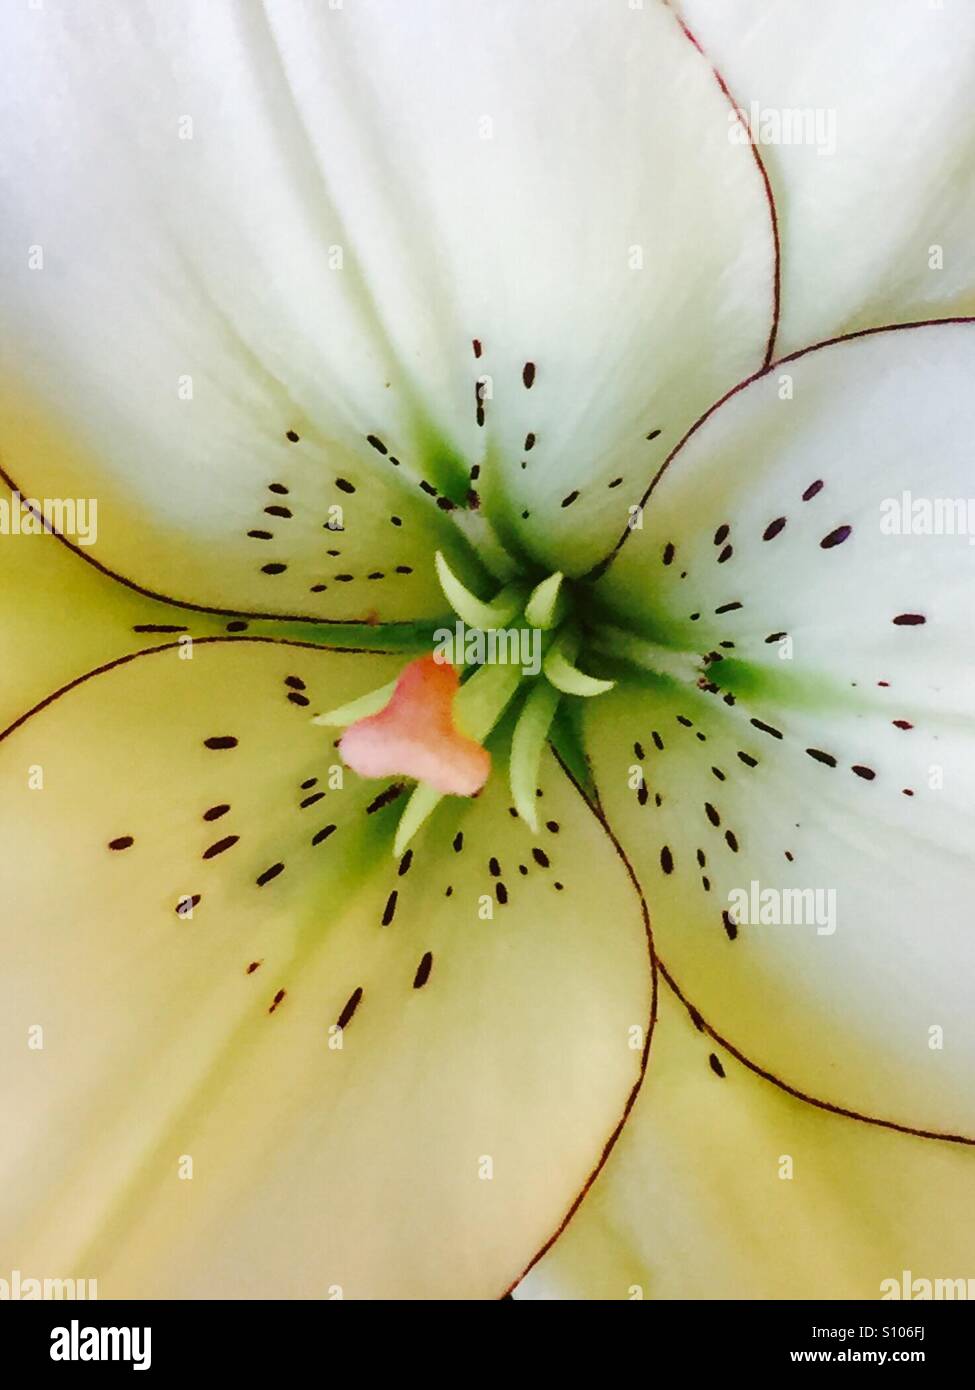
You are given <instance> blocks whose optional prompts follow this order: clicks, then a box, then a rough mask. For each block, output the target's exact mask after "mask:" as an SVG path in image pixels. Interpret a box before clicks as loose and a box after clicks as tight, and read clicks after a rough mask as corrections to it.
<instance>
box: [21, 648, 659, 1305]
mask: <svg viewBox="0 0 975 1390" xmlns="http://www.w3.org/2000/svg"><path fill="white" fill-rule="evenodd" d="M396 664H397V663H396V662H394V661H392V660H390V659H389V658H386V657H370V656H365V655H363V654H361V653H358V654H355V655H339V654H335V653H330V652H323V651H320V650H312V649H308V648H306V647H301V646H298V645H296V644H285V643H272V642H267V641H264V642H260V641H257V642H255V641H251V640H249V639H234V638H230V639H223V640H221V641H219V642H210V643H206V642H198V643H197V644H196V646H195V648H194V651H193V655H192V657H191V658H190V659H186V658H185V657H183V656H181V655H180V651H179V649H178V648H171V649H169V650H160V651H156V652H153V653H150V654H146V655H141V656H138V655H137V656H134V657H130V658H127V659H123V660H122V661H121V662H120V663H119V664H117V665H116V666H115V667H114V668H113V669H111V670H109V671H106V672H103V673H102V674H95V675H93V677H92V678H91V679H89V680H87V681H84V682H82V683H81V684H79V685H76V686H75V688H74V689H73V690H70V691H68V692H67V693H65V694H63V695H61V696H59V697H57V698H55V699H54V700H53V702H52V703H50V704H48V705H47V707H46V708H44V709H42V710H40V711H39V712H38V713H36V714H34V715H33V716H32V717H31V718H29V719H28V720H26V722H24V723H22V724H21V725H20V726H19V727H18V728H17V729H16V730H14V731H13V732H12V733H11V734H10V735H9V736H8V737H5V738H4V739H3V740H2V741H0V774H2V785H3V789H4V790H3V799H2V809H0V825H2V834H3V839H4V869H3V876H4V883H3V900H4V914H3V928H2V934H3V948H2V951H3V959H4V963H5V964H4V974H5V982H6V994H5V1001H6V1002H5V1007H4V1012H3V1019H2V1024H0V1032H2V1039H0V1059H2V1060H0V1085H2V1091H3V1110H4V1113H5V1114H6V1115H8V1116H10V1115H15V1116H16V1123H11V1124H7V1125H5V1126H4V1127H3V1135H2V1140H0V1147H2V1170H3V1174H4V1181H3V1196H2V1206H3V1215H2V1219H0V1230H2V1232H3V1234H2V1237H0V1246H2V1262H3V1264H4V1267H6V1268H17V1269H23V1270H25V1271H26V1270H32V1269H40V1270H47V1271H50V1272H51V1273H52V1275H53V1274H58V1273H64V1274H65V1275H67V1274H69V1273H71V1272H73V1271H79V1272H80V1271H81V1270H84V1271H85V1274H84V1277H86V1278H97V1279H98V1285H99V1294H100V1295H101V1296H102V1297H113V1296H115V1297H127V1298H131V1297H145V1296H161V1297H170V1298H192V1297H204V1298H213V1297H299V1298H328V1297H334V1296H337V1291H339V1292H341V1294H342V1295H343V1296H344V1297H346V1298H379V1297H404V1298H423V1297H430V1298H437V1297H442V1298H471V1297H487V1298H495V1297H498V1296H499V1295H500V1294H501V1293H502V1292H503V1291H504V1290H505V1288H506V1287H507V1286H508V1285H509V1284H510V1283H511V1282H512V1281H513V1280H514V1279H515V1278H516V1277H517V1276H518V1274H519V1273H520V1271H521V1270H522V1269H523V1268H524V1267H525V1265H526V1264H527V1263H528V1262H529V1261H530V1259H531V1258H532V1256H533V1255H534V1254H535V1252H536V1251H537V1250H538V1249H539V1248H540V1247H541V1246H542V1245H543V1244H544V1243H545V1242H546V1241H547V1240H548V1238H549V1237H550V1236H551V1235H552V1233H553V1232H554V1231H555V1230H556V1229H557V1228H558V1226H559V1224H560V1223H561V1221H562V1219H563V1217H564V1216H565V1214H566V1212H567V1211H568V1210H569V1208H570V1207H571V1205H572V1204H573V1202H574V1201H575V1199H576V1197H577V1195H578V1194H579V1193H580V1192H581V1190H582V1189H583V1188H584V1187H585V1186H586V1184H587V1182H588V1180H589V1179H590V1176H591V1174H592V1173H593V1171H594V1170H596V1169H597V1168H598V1167H599V1165H600V1163H601V1161H602V1157H603V1153H604V1148H605V1146H606V1145H607V1142H608V1141H609V1140H610V1139H611V1137H612V1136H614V1135H615V1133H616V1131H617V1129H618V1126H619V1124H620V1122H621V1120H622V1117H623V1115H624V1113H625V1112H626V1110H627V1107H628V1105H629V1103H630V1101H631V1098H632V1095H633V1092H634V1088H635V1086H636V1085H637V1083H638V1082H639V1079H640V1077H641V1075H642V1071H643V1066H644V1062H645V1048H646V1044H647V1030H648V1024H649V1019H650V1015H651V1011H652V995H653V980H652V971H651V963H650V957H649V949H648V935H647V926H646V919H645V912H644V909H643V905H642V901H641V899H640V897H639V894H638V892H637V891H636V889H635V886H634V883H633V880H632V878H631V876H630V874H629V872H628V871H627V868H626V866H625V864H624V863H623V862H622V861H621V859H620V857H619V855H618V853H617V850H616V848H615V846H614V845H613V843H612V841H611V840H610V838H609V837H608V836H607V834H606V833H605V831H604V829H603V828H602V827H601V826H600V825H599V823H598V822H597V821H596V819H595V818H594V817H593V816H592V815H591V814H590V812H589V810H588V809H587V808H586V806H585V805H584V803H583V802H582V801H581V799H580V798H579V795H578V793H577V792H576V791H575V789H574V788H572V786H571V785H570V784H569V782H568V780H567V779H566V778H565V776H564V774H563V773H562V772H561V770H560V769H559V768H558V767H557V765H556V764H555V762H554V760H552V759H551V758H549V759H548V760H547V762H546V765H545V767H544V768H543V771H542V776H541V780H540V786H541V789H542V792H543V795H542V796H541V797H539V798H538V800H539V805H540V807H542V808H543V810H542V813H541V814H542V816H543V818H544V827H543V828H542V829H541V831H540V834H539V836H538V837H533V836H532V835H531V834H530V832H529V831H528V830H527V828H526V827H525V825H524V824H523V823H522V822H521V821H520V820H518V819H517V818H514V817H512V816H511V815H509V812H508V801H507V790H506V787H505V782H504V779H503V778H494V779H492V781H491V783H490V784H489V786H488V788H487V789H486V790H485V792H484V793H483V795H482V796H481V797H479V798H478V799H477V800H476V801H469V800H458V799H456V798H450V799H448V800H446V801H445V802H444V803H443V805H442V807H441V808H440V810H439V811H438V812H437V814H436V815H435V816H434V817H433V818H432V819H431V821H430V823H429V825H428V826H427V827H425V828H424V830H423V832H422V834H420V835H418V836H417V838H416V841H415V842H414V844H413V845H412V846H411V848H410V850H409V851H408V852H407V854H405V855H404V856H403V857H402V858H401V859H400V860H399V861H398V862H397V861H396V860H394V859H393V858H392V855H391V845H392V838H393V832H394V829H395V825H396V820H397V817H398V815H399V812H400V810H401V808H402V805H403V804H404V803H405V800H406V797H405V795H401V796H397V795H395V789H393V790H390V789H388V787H387V784H385V783H378V784H377V783H374V782H372V783H368V782H363V781H361V780H359V779H358V778H356V777H354V775H353V774H351V773H349V772H347V771H346V772H345V777H344V786H341V787H340V786H339V784H338V780H337V774H339V772H340V768H339V764H338V758H337V755H336V753H335V750H334V748H333V747H332V744H331V742H330V740H329V738H328V736H327V735H326V734H324V733H323V731H322V730H321V729H318V728H315V727H314V726H313V725H312V724H311V723H310V716H311V715H312V714H313V713H314V712H315V711H316V709H319V708H323V707H325V705H326V704H335V703H336V702H340V701H343V700H347V699H350V698H352V697H354V696H355V695H356V694H361V693H362V691H363V689H364V688H367V687H368V684H369V682H373V683H375V682H378V681H381V680H383V679H385V678H388V676H389V675H390V674H391V673H392V671H393V670H394V669H395V666H396ZM607 921H608V922H611V923H612V927H613V930H612V931H607V930H605V925H606V922H607ZM339 1043H341V1046H339Z"/></svg>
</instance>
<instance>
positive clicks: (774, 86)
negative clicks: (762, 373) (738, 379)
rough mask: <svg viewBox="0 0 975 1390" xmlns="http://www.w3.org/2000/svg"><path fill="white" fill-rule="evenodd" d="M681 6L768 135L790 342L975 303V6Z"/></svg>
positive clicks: (743, 2) (872, 0)
mask: <svg viewBox="0 0 975 1390" xmlns="http://www.w3.org/2000/svg"><path fill="white" fill-rule="evenodd" d="M678 8H679V9H680V11H681V13H682V15H683V16H684V17H685V19H686V20H687V22H688V23H689V25H690V27H691V28H692V30H693V31H694V33H695V34H696V35H697V36H698V38H699V39H700V40H701V41H702V42H703V44H704V46H705V47H706V48H707V50H708V52H709V53H710V54H711V56H712V57H713V58H714V60H715V62H717V63H718V65H719V66H720V67H721V68H722V70H723V72H724V74H725V76H726V78H727V79H728V81H729V82H730V83H731V85H732V88H733V90H734V93H735V97H736V99H737V101H738V102H739V104H740V105H741V107H742V109H743V111H744V112H745V114H746V116H747V117H748V121H749V126H750V127H751V128H752V129H754V130H756V131H757V132H758V135H757V139H758V141H759V145H760V148H761V151H762V156H763V159H764V161H765V165H766V168H767V169H768V173H769V176H770V178H771V180H772V185H773V188H774V190H775V200H776V205H777V207H778V211H779V223H780V232H781V237H782V317H781V322H780V326H779V336H778V344H779V350H780V351H782V352H791V351H794V350H795V349H797V348H802V347H806V346H807V345H808V344H809V343H813V342H818V341H821V340H822V339H823V338H827V337H831V336H833V335H834V334H837V333H844V332H850V331H852V330H854V329H859V328H873V327H880V326H883V325H884V324H888V323H906V322H910V321H914V320H918V319H927V318H945V317H948V316H951V315H954V314H971V313H973V312H975V267H973V263H972V256H971V244H972V238H973V235H975V175H973V169H975V110H973V106H972V100H971V84H972V68H973V64H975V7H973V6H972V5H970V4H964V3H963V4H957V3H953V0H945V3H943V4H942V3H928V0H856V3H855V4H849V3H847V0H818V2H817V3H816V4H813V5H810V4H808V3H806V0H775V3H774V4H768V3H767V0H681V3H680V4H679V7H678ZM767 140H768V141H771V142H772V143H766V141H767Z"/></svg>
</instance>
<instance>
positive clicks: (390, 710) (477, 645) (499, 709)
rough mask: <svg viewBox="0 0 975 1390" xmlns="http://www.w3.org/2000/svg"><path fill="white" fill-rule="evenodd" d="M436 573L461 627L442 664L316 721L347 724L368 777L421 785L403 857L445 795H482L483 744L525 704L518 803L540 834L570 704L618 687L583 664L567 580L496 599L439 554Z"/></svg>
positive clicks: (422, 665) (406, 819)
mask: <svg viewBox="0 0 975 1390" xmlns="http://www.w3.org/2000/svg"><path fill="white" fill-rule="evenodd" d="M436 568H437V575H438V578H439V580H440V585H441V588H442V589H443V592H444V595H445V596H446V598H447V601H448V602H449V604H450V606H451V608H452V609H453V612H454V614H455V615H456V621H455V623H454V625H453V626H452V627H443V628H439V629H438V630H437V631H436V632H435V633H434V651H433V654H432V656H430V657H424V658H420V659H419V660H418V661H415V662H411V663H410V665H409V666H408V667H407V668H406V669H405V670H404V671H403V672H402V673H401V675H400V677H399V678H398V679H397V680H396V681H394V682H392V683H391V684H390V685H386V686H383V687H382V688H381V689H379V690H374V691H371V692H370V693H369V694H368V695H366V696H363V697H362V698H361V699H359V700H356V701H354V702H353V703H351V704H349V705H345V706H343V707H342V708H340V709H335V710H331V711H329V712H328V713H327V714H322V715H318V716H317V717H316V720H315V722H316V723H318V724H325V725H331V726H333V727H334V726H338V727H345V729H346V732H345V734H344V735H343V737H342V739H341V741H340V744H339V749H340V752H341V753H342V755H343V757H344V759H345V761H346V762H347V763H348V764H349V766H351V767H352V768H353V769H354V770H356V771H358V772H360V773H362V775H364V776H389V775H396V774H405V775H407V776H414V777H416V778H417V781H418V783H419V785H418V786H417V788H416V790H415V791H414V792H413V795H412V796H411V798H410V800H409V802H408V803H407V805H406V807H405V809H404V812H403V816H402V819H401V821H400V825H399V830H398V832H397V836H396V843H395V846H394V851H395V853H396V854H400V853H402V852H403V850H404V849H405V848H406V846H407V844H408V843H409V841H410V839H411V838H412V836H413V835H414V834H415V833H416V831H417V830H418V829H419V827H420V826H421V825H422V824H423V822H424V821H425V820H426V818H427V817H428V816H429V815H430V813H431V811H432V810H433V809H434V807H435V806H436V805H437V803H438V802H439V800H440V799H441V797H442V796H443V795H445V794H448V793H454V794H457V795H468V796H469V795H476V794H477V792H478V791H479V790H480V789H481V787H482V786H483V785H484V782H485V781H486V779H487V775H488V771H489V768H490V759H489V757H488V755H487V754H486V753H485V751H484V749H483V747H482V745H483V743H484V741H485V739H487V737H488V735H489V734H490V733H491V731H492V730H493V729H494V728H495V726H496V725H497V724H498V722H499V720H500V719H501V717H502V716H503V715H504V714H505V712H506V711H507V710H508V709H509V708H510V707H511V706H512V704H513V702H515V701H517V713H516V718H515V723H514V728H513V733H512V736H511V748H510V756H509V760H508V768H509V780H510V786H511V795H512V800H513V802H514V806H515V808H516V810H517V811H518V814H519V815H520V816H521V817H522V819H523V820H524V821H525V822H526V823H527V824H528V825H529V826H530V827H531V829H532V830H533V831H534V830H537V812H536V799H535V788H536V783H537V780H538V769H539V764H540V761H541V757H542V752H543V749H544V746H545V740H546V738H547V736H548V733H549V729H550V728H551V725H552V721H553V719H554V717H555V713H556V710H557V709H558V706H559V703H560V701H561V699H562V697H563V696H564V695H570V696H575V697H581V698H584V699H591V698H593V697H595V696H599V695H603V694H605V693H606V692H607V691H608V690H611V689H612V688H613V685H614V684H615V682H614V681H612V680H603V679H600V678H599V677H597V676H593V675H590V674H588V673H587V672H585V671H583V670H581V669H580V667H579V666H578V665H577V664H576V662H577V659H578V657H579V654H580V651H581V649H582V647H583V628H582V626H581V624H580V622H579V620H578V616H577V614H576V613H575V612H574V605H573V602H572V598H571V594H570V591H569V585H568V584H567V582H566V581H565V579H564V577H563V575H562V574H561V573H558V572H556V573H554V574H550V575H548V576H547V578H545V579H543V580H542V581H541V582H540V583H537V584H535V585H534V586H533V585H532V584H531V583H529V582H527V581H524V580H521V579H519V578H514V579H512V580H511V581H510V582H508V583H506V584H505V585H504V586H503V587H502V588H501V589H500V590H499V591H498V592H497V593H496V594H495V595H494V597H493V598H491V599H490V600H485V599H482V598H479V597H478V596H477V595H476V594H474V593H472V592H471V590H470V589H469V588H468V587H467V586H466V585H465V584H463V583H462V582H461V580H460V579H458V577H457V576H456V575H455V574H454V572H453V571H452V570H451V568H450V566H449V564H448V563H447V561H446V559H445V558H444V556H443V555H442V554H441V553H440V552H439V551H438V552H437V555H436ZM458 673H460V674H459V675H458Z"/></svg>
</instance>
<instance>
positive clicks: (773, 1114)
mask: <svg viewBox="0 0 975 1390" xmlns="http://www.w3.org/2000/svg"><path fill="white" fill-rule="evenodd" d="M973 1181H975V1153H973V1151H972V1150H971V1149H970V1148H967V1147H965V1146H962V1145H957V1144H943V1143H936V1142H932V1141H930V1140H925V1139H918V1138H916V1137H914V1136H913V1135H903V1134H893V1133H891V1132H890V1131H889V1130H885V1129H879V1128H877V1126H875V1125H866V1124H862V1123H859V1122H857V1121H855V1120H848V1119H844V1118H842V1117H840V1116H837V1115H831V1114H829V1113H828V1112H826V1111H823V1110H818V1109H815V1108H814V1107H812V1106H810V1105H805V1104H804V1103H803V1102H802V1101H799V1100H795V1099H794V1098H793V1097H791V1096H787V1095H784V1094H783V1092H782V1091H780V1090H779V1089H777V1088H776V1087H775V1086H772V1085H770V1084H769V1083H768V1082H766V1081H762V1080H761V1079H760V1078H758V1077H756V1076H755V1074H754V1073H753V1072H751V1071H749V1070H748V1069H747V1068H746V1067H743V1066H742V1065H741V1064H740V1063H739V1062H737V1061H736V1059H735V1058H734V1057H732V1056H731V1055H730V1054H728V1053H727V1052H725V1051H724V1049H723V1048H721V1047H720V1046H719V1045H718V1044H716V1043H715V1042H714V1041H713V1040H712V1039H709V1038H708V1037H707V1035H706V1034H704V1033H702V1032H700V1031H698V1030H697V1029H696V1028H695V1026H694V1023H693V1022H692V1020H691V1019H690V1018H689V1016H688V1014H687V1013H686V1011H685V1010H684V1009H683V1008H682V1007H681V1006H680V1004H679V1003H678V1002H677V1001H676V1000H675V999H674V997H673V996H672V995H671V994H670V991H669V990H666V989H664V990H662V992H661V999H660V1018H659V1021H658V1024H657V1030H656V1033H655V1034H654V1040H653V1047H652V1049H651V1063H650V1067H649V1069H648V1072H647V1080H646V1082H645V1084H644V1087H643V1090H642V1091H641V1093H640V1097H639V1099H638V1101H637V1104H636V1106H635V1108H634V1111H633V1114H632V1116H631V1118H630V1120H629V1123H628V1124H627V1127H626V1129H625V1131H624V1133H623V1136H622V1139H621V1140H620V1143H619V1145H618V1146H617V1149H616V1150H615V1152H614V1153H613V1155H612V1157H611V1158H610V1161H609V1163H608V1164H607V1166H606V1168H605V1169H604V1171H603V1173H602V1174H601V1175H600V1177H599V1178H598V1179H597V1181H596V1183H595V1185H594V1187H593V1188H592V1190H591V1191H590V1193H589V1195H588V1196H587V1198H586V1201H585V1203H584V1205H583V1207H582V1209H581V1210H580V1212H579V1214H578V1215H577V1216H576V1217H575V1219H574V1220H573V1221H572V1223H571V1224H570V1226H569V1227H568V1229H567V1231H566V1232H565V1233H564V1234H563V1235H562V1237H561V1238H560V1239H559V1241H558V1244H557V1245H556V1246H555V1248H554V1249H553V1250H552V1251H550V1252H549V1254H548V1255H547V1256H546V1257H545V1258H544V1260H543V1261H542V1262H541V1263H540V1264H539V1265H538V1266H536V1268H535V1269H534V1270H533V1271H532V1272H531V1273H530V1274H529V1275H528V1277H527V1278H526V1279H525V1280H524V1282H523V1283H522V1284H521V1285H520V1286H519V1288H518V1289H517V1291H516V1293H515V1297H516V1298H574V1299H634V1298H645V1299H675V1298H689V1299H695V1300H698V1299H719V1298H720V1299H756V1298H773V1299H790V1300H792V1299H803V1298H811V1299H827V1300H831V1301H832V1300H838V1299H866V1300H875V1299H878V1298H881V1297H883V1296H887V1297H890V1296H891V1294H892V1292H893V1290H892V1287H891V1284H890V1283H888V1282H885V1281H893V1282H894V1285H895V1286H896V1288H897V1289H898V1290H900V1291H901V1296H903V1292H902V1291H903V1289H904V1287H905V1277H904V1276H905V1272H907V1288H908V1290H909V1291H915V1292H917V1293H918V1294H920V1293H921V1292H922V1290H923V1287H924V1286H923V1284H922V1283H920V1282H919V1283H918V1284H917V1286H916V1289H915V1287H914V1281H915V1280H918V1281H923V1280H927V1281H929V1283H928V1296H930V1294H931V1291H932V1290H933V1288H934V1285H935V1281H936V1280H941V1281H943V1286H944V1281H947V1282H948V1284H949V1285H950V1288H949V1291H948V1292H947V1294H944V1293H943V1294H942V1295H941V1296H942V1297H949V1298H956V1297H964V1296H965V1291H966V1290H967V1289H969V1288H971V1287H972V1286H971V1283H970V1282H968V1281H971V1280H972V1279H973V1278H975V1242H973V1239H972V1229H971V1223H970V1221H968V1220H966V1219H965V1217H964V1216H963V1215H962V1214H963V1213H965V1212H966V1211H967V1210H968V1209H969V1207H970V1205H971V1190H972V1184H973ZM958 1279H962V1280H964V1281H966V1283H965V1284H964V1285H963V1286H962V1289H963V1291H962V1292H961V1293H960V1294H959V1292H958V1288H957V1285H956V1284H955V1282H954V1281H955V1280H958ZM907 1296H908V1297H909V1296H910V1292H909V1293H908V1295H907Z"/></svg>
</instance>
